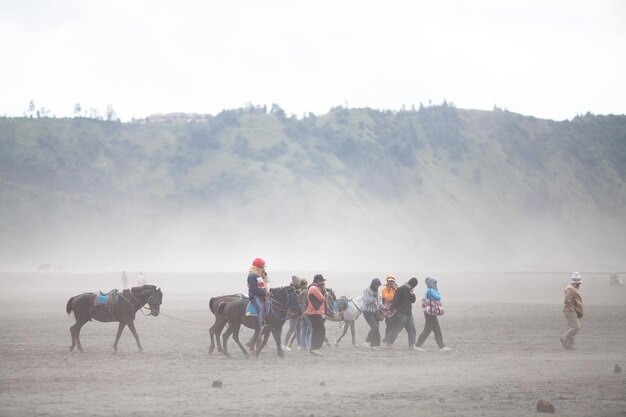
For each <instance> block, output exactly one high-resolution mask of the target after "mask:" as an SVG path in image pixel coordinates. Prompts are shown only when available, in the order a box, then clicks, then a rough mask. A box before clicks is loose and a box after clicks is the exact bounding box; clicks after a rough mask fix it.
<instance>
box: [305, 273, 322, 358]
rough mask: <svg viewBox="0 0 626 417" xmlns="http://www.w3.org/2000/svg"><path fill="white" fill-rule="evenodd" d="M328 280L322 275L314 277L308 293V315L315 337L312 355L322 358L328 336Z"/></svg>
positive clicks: (313, 338)
mask: <svg viewBox="0 0 626 417" xmlns="http://www.w3.org/2000/svg"><path fill="white" fill-rule="evenodd" d="M325 281H326V279H324V277H323V276H322V274H317V275H315V277H313V284H311V285H310V286H309V290H308V292H307V301H308V306H307V308H306V315H307V317H308V319H309V321H310V322H311V327H313V335H312V337H311V354H313V355H318V356H321V355H322V353H321V352H320V351H319V349H320V348H321V347H322V344H323V343H324V337H325V336H326V328H325V327H324V314H326V306H325V304H326V288H325V285H324V282H325Z"/></svg>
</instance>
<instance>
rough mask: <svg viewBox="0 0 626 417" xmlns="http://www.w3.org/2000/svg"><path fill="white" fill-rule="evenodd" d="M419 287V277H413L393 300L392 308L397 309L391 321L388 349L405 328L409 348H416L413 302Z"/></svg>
mask: <svg viewBox="0 0 626 417" xmlns="http://www.w3.org/2000/svg"><path fill="white" fill-rule="evenodd" d="M415 287H417V278H415V277H413V278H411V279H410V280H409V281H408V282H407V283H406V284H404V285H403V286H401V287H399V288H398V289H397V290H396V292H395V294H394V296H393V300H392V301H391V309H392V311H394V310H395V312H396V313H395V314H394V317H393V320H392V323H391V330H390V331H389V337H388V338H387V345H386V346H385V347H386V348H387V349H391V348H392V347H393V344H394V342H395V341H396V338H397V337H398V334H399V333H400V332H401V331H402V329H405V330H406V332H407V334H408V336H409V349H415V334H416V331H415V319H413V313H412V311H411V310H412V304H413V303H414V302H415V293H414V292H413V291H414V289H415Z"/></svg>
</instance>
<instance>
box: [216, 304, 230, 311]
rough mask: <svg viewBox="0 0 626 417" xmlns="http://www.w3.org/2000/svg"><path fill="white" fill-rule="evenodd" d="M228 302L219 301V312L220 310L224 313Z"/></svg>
mask: <svg viewBox="0 0 626 417" xmlns="http://www.w3.org/2000/svg"><path fill="white" fill-rule="evenodd" d="M227 304H228V303H219V304H218V305H217V312H218V313H219V314H224V309H225V308H226V305H227Z"/></svg>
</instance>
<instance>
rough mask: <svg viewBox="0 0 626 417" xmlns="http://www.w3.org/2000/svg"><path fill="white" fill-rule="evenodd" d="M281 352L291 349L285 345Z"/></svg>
mask: <svg viewBox="0 0 626 417" xmlns="http://www.w3.org/2000/svg"><path fill="white" fill-rule="evenodd" d="M283 350H291V348H290V347H289V346H287V345H285V346H283Z"/></svg>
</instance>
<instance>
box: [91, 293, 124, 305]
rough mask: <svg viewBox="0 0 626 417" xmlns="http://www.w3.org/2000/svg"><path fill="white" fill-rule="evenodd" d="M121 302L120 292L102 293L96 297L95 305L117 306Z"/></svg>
mask: <svg viewBox="0 0 626 417" xmlns="http://www.w3.org/2000/svg"><path fill="white" fill-rule="evenodd" d="M119 301H120V294H119V292H118V290H111V291H109V292H108V293H106V294H105V293H103V292H102V291H100V293H99V294H97V295H96V300H95V303H94V304H95V305H110V304H117V303H119Z"/></svg>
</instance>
